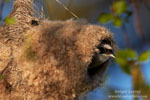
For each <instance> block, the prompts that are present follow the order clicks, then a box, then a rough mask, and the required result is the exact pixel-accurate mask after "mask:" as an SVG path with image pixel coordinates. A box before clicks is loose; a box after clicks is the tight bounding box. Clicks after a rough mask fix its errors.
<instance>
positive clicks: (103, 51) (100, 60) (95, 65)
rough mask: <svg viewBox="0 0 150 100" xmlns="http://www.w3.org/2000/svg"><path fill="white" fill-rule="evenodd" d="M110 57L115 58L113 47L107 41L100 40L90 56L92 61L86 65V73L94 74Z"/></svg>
mask: <svg viewBox="0 0 150 100" xmlns="http://www.w3.org/2000/svg"><path fill="white" fill-rule="evenodd" d="M112 58H115V56H114V54H113V47H112V46H111V44H110V43H109V42H102V43H101V44H100V45H98V47H97V49H96V52H95V54H94V56H93V58H92V61H91V63H90V65H89V67H88V74H89V75H90V76H94V74H96V73H97V72H98V71H99V70H100V69H102V67H105V66H106V63H108V62H109V61H110V60H111V59H112Z"/></svg>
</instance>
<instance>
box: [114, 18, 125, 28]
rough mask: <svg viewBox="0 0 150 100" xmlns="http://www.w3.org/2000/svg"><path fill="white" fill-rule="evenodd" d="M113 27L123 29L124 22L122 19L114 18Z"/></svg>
mask: <svg viewBox="0 0 150 100" xmlns="http://www.w3.org/2000/svg"><path fill="white" fill-rule="evenodd" d="M113 25H115V26H117V27H121V26H122V25H123V21H122V19H121V18H120V17H114V18H113Z"/></svg>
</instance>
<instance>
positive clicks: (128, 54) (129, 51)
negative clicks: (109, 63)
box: [116, 49, 136, 60]
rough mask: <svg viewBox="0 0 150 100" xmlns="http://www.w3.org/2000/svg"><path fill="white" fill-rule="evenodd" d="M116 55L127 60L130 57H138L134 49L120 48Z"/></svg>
mask: <svg viewBox="0 0 150 100" xmlns="http://www.w3.org/2000/svg"><path fill="white" fill-rule="evenodd" d="M116 57H117V58H118V59H120V58H121V59H124V60H126V59H128V58H132V59H134V58H136V52H135V51H134V50H132V49H124V50H119V51H117V52H116Z"/></svg>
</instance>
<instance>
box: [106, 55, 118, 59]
mask: <svg viewBox="0 0 150 100" xmlns="http://www.w3.org/2000/svg"><path fill="white" fill-rule="evenodd" d="M108 56H109V57H110V58H113V59H115V58H116V57H115V56H114V55H113V54H109V55H108Z"/></svg>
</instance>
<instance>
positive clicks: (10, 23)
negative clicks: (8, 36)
mask: <svg viewBox="0 0 150 100" xmlns="http://www.w3.org/2000/svg"><path fill="white" fill-rule="evenodd" d="M4 21H5V23H6V24H8V25H12V24H16V22H17V21H16V19H15V18H13V17H10V16H7V17H6V18H5V20H4Z"/></svg>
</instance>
